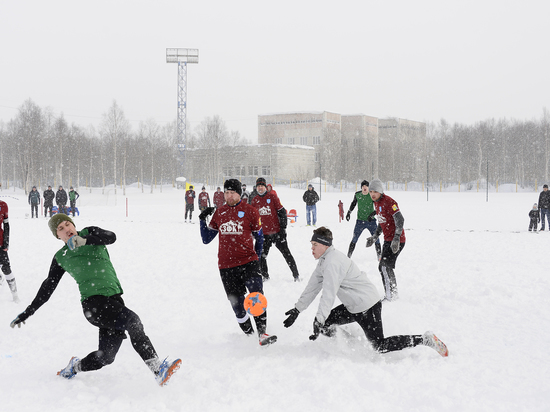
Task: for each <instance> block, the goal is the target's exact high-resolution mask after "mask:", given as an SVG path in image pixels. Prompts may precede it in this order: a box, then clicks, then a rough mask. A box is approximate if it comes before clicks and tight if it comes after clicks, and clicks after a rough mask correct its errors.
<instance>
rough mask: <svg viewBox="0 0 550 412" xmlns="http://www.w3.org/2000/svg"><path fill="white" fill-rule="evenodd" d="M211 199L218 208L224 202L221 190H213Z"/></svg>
mask: <svg viewBox="0 0 550 412" xmlns="http://www.w3.org/2000/svg"><path fill="white" fill-rule="evenodd" d="M213 200H214V206H216V207H217V208H218V209H219V208H220V207H222V206H223V205H224V204H225V198H224V196H223V192H221V191H220V192H218V191H215V192H214V196H213Z"/></svg>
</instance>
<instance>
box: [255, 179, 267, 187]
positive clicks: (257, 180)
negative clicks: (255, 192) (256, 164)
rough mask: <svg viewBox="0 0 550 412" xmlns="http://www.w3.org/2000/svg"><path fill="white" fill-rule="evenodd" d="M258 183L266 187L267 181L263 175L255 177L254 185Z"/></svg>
mask: <svg viewBox="0 0 550 412" xmlns="http://www.w3.org/2000/svg"><path fill="white" fill-rule="evenodd" d="M258 185H263V186H266V187H267V182H266V181H265V179H264V178H263V177H259V178H257V179H256V186H258Z"/></svg>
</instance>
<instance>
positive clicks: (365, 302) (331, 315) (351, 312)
mask: <svg viewBox="0 0 550 412" xmlns="http://www.w3.org/2000/svg"><path fill="white" fill-rule="evenodd" d="M332 239H333V237H332V232H331V231H330V230H329V229H327V228H326V227H320V228H318V229H315V230H314V231H313V237H312V238H311V250H312V254H313V257H314V258H315V259H316V260H318V261H319V262H318V263H317V267H316V268H315V271H314V272H313V274H312V275H311V278H310V279H309V282H308V284H307V286H306V288H305V290H304V291H303V292H302V295H301V296H300V298H299V299H298V302H296V305H295V306H294V308H292V309H290V310H289V311H287V312H286V313H285V315H287V316H288V318H286V319H285V320H284V322H283V324H284V326H285V328H288V327H290V326H292V324H293V323H294V322H295V321H296V318H297V317H298V315H299V314H300V313H301V312H303V311H304V310H306V309H307V308H308V307H309V305H310V304H311V303H312V302H313V301H314V299H315V298H316V297H317V295H318V294H319V293H320V292H322V293H321V298H320V301H319V307H318V309H317V314H316V315H315V319H314V321H313V334H312V335H311V336H310V337H309V339H310V340H316V339H317V338H318V336H319V334H322V335H325V336H329V337H331V336H334V335H335V333H336V325H345V324H348V323H352V322H357V323H358V324H359V326H361V329H363V331H364V332H365V335H366V336H367V339H368V340H369V342H370V343H371V344H372V346H373V347H374V349H375V350H376V351H378V352H382V353H386V352H392V351H397V350H401V349H405V348H410V347H413V346H418V345H426V346H429V347H431V348H433V349H435V350H436V351H437V352H438V353H439V354H440V355H441V356H448V354H449V352H448V350H447V347H446V346H445V344H444V343H443V342H441V341H440V340H439V339H438V338H437V337H436V336H435V335H434V334H433V332H426V333H424V334H423V335H398V336H390V337H384V329H383V325H382V303H381V302H380V298H379V296H378V292H377V290H376V287H375V286H374V285H373V284H372V282H371V281H370V280H369V279H368V277H367V274H366V273H365V272H362V271H361V270H359V268H358V266H357V265H356V264H355V263H354V262H353V261H352V260H351V259H350V258H348V257H346V255H344V254H343V253H342V252H340V251H338V250H336V249H335V248H334V246H332ZM337 297H338V299H339V301H340V302H342V304H341V305H339V306H336V307H335V308H333V309H332V310H331V308H332V306H333V304H334V301H335V299H336V298H337Z"/></svg>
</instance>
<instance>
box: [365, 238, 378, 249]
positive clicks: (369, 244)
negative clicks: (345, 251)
mask: <svg viewBox="0 0 550 412" xmlns="http://www.w3.org/2000/svg"><path fill="white" fill-rule="evenodd" d="M377 240H378V236H371V237H368V238H367V247H371V246H372V245H374V243H375V242H376V241H377Z"/></svg>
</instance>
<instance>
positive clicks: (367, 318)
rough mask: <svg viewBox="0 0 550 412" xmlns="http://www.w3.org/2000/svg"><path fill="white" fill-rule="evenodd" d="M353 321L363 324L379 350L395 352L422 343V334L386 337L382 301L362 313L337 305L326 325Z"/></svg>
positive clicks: (371, 340)
mask: <svg viewBox="0 0 550 412" xmlns="http://www.w3.org/2000/svg"><path fill="white" fill-rule="evenodd" d="M351 322H357V323H358V324H359V326H361V329H363V331H364V332H365V335H366V336H367V339H368V340H369V342H370V343H371V344H372V346H373V347H374V349H375V350H377V351H378V352H382V353H385V352H393V351H396V350H401V349H405V348H410V347H413V346H416V345H420V344H421V343H422V336H421V335H396V336H390V337H387V338H385V337H384V328H383V326H382V303H381V302H378V303H377V304H376V305H374V306H373V307H372V308H370V309H369V310H366V311H365V312H361V313H351V312H350V311H348V310H347V309H346V307H345V306H344V305H340V306H337V307H335V308H334V309H332V310H331V311H330V315H329V316H328V318H327V320H326V321H325V326H326V327H329V326H330V325H346V324H348V323H351Z"/></svg>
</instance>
